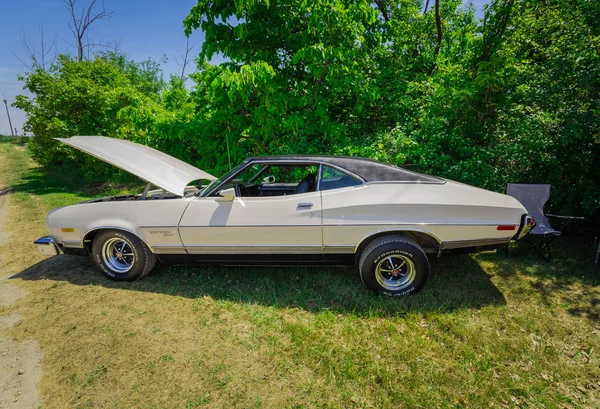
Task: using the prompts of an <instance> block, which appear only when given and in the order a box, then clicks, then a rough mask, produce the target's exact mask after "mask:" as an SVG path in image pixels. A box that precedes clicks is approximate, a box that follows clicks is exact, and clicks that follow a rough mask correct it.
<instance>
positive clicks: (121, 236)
mask: <svg viewBox="0 0 600 409" xmlns="http://www.w3.org/2000/svg"><path fill="white" fill-rule="evenodd" d="M92 259H93V260H94V263H96V265H97V266H98V267H99V268H100V270H101V271H102V272H103V273H104V275H105V276H107V277H108V278H110V279H112V280H116V281H134V280H138V279H140V278H142V277H144V276H146V275H148V274H149V273H150V271H152V268H153V267H154V265H155V264H156V256H155V255H154V254H153V253H152V252H151V251H150V249H149V248H148V246H146V244H144V243H143V242H142V241H141V240H140V239H139V238H137V237H136V236H135V235H133V234H131V233H128V232H124V231H120V230H103V231H101V232H100V233H98V234H97V235H96V237H95V238H94V242H93V244H92Z"/></svg>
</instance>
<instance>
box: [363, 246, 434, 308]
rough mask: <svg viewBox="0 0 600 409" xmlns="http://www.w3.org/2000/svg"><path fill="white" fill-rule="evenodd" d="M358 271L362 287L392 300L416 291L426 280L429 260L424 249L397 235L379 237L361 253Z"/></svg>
mask: <svg viewBox="0 0 600 409" xmlns="http://www.w3.org/2000/svg"><path fill="white" fill-rule="evenodd" d="M358 268H359V271H360V278H361V279H362V282H363V284H364V285H365V287H367V288H368V289H369V290H371V291H373V292H375V293H377V294H383V295H388V296H392V297H399V296H404V295H409V294H414V293H416V292H418V291H419V290H421V288H423V286H424V285H425V283H426V282H427V278H428V277H429V260H428V259H427V256H426V255H425V252H424V251H423V249H422V248H421V247H420V246H419V245H418V244H417V243H415V242H414V241H412V240H410V239H408V238H406V237H404V236H398V235H389V236H382V237H379V238H377V239H375V240H373V241H372V242H371V243H369V244H368V245H367V247H366V248H365V249H364V250H363V252H362V253H361V256H360V262H359V263H358ZM378 268H379V271H378Z"/></svg>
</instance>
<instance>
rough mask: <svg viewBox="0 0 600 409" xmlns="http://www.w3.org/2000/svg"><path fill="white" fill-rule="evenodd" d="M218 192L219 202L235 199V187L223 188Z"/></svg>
mask: <svg viewBox="0 0 600 409" xmlns="http://www.w3.org/2000/svg"><path fill="white" fill-rule="evenodd" d="M219 194H220V195H221V197H220V198H219V199H218V200H219V202H232V201H233V199H235V188H233V187H231V188H229V189H223V190H221V191H220V192H219Z"/></svg>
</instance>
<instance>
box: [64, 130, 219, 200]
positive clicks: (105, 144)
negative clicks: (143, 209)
mask: <svg viewBox="0 0 600 409" xmlns="http://www.w3.org/2000/svg"><path fill="white" fill-rule="evenodd" d="M55 139H56V140H58V141H60V142H62V143H64V144H65V145H69V146H72V147H73V148H76V149H79V150H80V151H82V152H85V153H88V154H90V155H92V156H94V157H96V158H98V159H100V160H103V161H104V162H106V163H110V164H111V165H114V166H116V167H118V168H121V169H123V170H125V171H127V172H129V173H132V174H134V175H136V176H138V177H139V178H141V179H143V180H145V181H146V182H150V183H152V184H153V185H154V186H157V187H159V188H161V189H164V190H166V191H167V192H171V193H173V194H175V195H178V196H183V195H184V189H185V187H186V186H187V185H188V184H189V183H190V182H192V181H194V180H214V179H216V178H215V177H214V176H213V175H210V174H208V173H206V172H204V171H202V170H200V169H198V168H195V167H193V166H192V165H189V164H187V163H185V162H182V161H180V160H179V159H175V158H174V157H172V156H169V155H167V154H166V153H162V152H160V151H157V150H156V149H152V148H150V147H148V146H146V145H140V144H139V143H134V142H130V141H126V140H123V139H115V138H107V137H106V136H72V137H70V138H55Z"/></svg>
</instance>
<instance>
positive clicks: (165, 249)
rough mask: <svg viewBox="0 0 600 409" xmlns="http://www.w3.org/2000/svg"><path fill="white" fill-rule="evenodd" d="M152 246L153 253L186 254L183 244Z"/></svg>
mask: <svg viewBox="0 0 600 409" xmlns="http://www.w3.org/2000/svg"><path fill="white" fill-rule="evenodd" d="M153 247H154V253H155V254H187V251H186V250H185V247H184V246H172V245H168V244H156V245H154V246H153Z"/></svg>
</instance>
